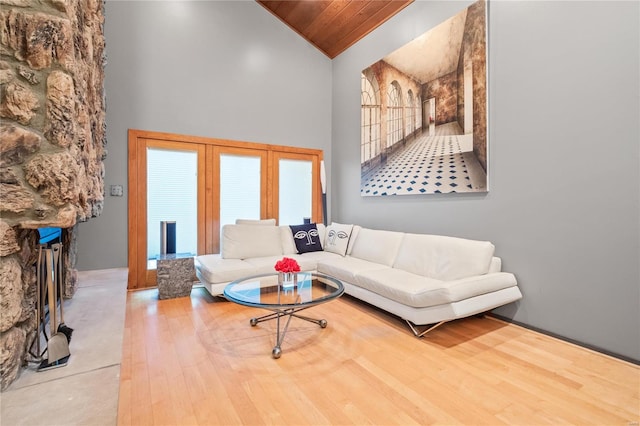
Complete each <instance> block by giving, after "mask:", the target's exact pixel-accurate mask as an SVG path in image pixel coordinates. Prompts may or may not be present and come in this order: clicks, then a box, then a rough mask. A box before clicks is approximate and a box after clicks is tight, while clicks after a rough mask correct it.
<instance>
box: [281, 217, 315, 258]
mask: <svg viewBox="0 0 640 426" xmlns="http://www.w3.org/2000/svg"><path fill="white" fill-rule="evenodd" d="M289 228H291V233H292V234H293V241H295V243H296V249H297V250H298V253H299V254H302V253H309V252H312V251H322V242H321V241H320V235H319V233H318V227H317V226H316V224H315V223H310V224H305V225H289Z"/></svg>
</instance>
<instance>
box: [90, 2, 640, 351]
mask: <svg viewBox="0 0 640 426" xmlns="http://www.w3.org/2000/svg"><path fill="white" fill-rule="evenodd" d="M468 4H470V2H461V1H455V2H431V1H430V2H422V1H417V2H415V3H413V4H412V5H410V6H409V7H407V8H406V9H404V10H403V11H402V12H401V13H400V14H399V15H397V16H396V17H394V18H393V19H391V20H390V21H388V22H387V23H385V24H384V25H383V26H381V27H380V28H378V29H377V30H376V31H375V32H373V33H372V34H370V35H369V36H367V37H366V38H364V39H363V40H361V41H360V42H359V43H357V44H356V45H355V46H353V47H352V48H350V49H349V50H347V51H346V52H345V53H343V54H342V55H340V56H338V57H337V58H336V59H335V60H333V61H329V60H328V59H327V58H326V57H325V56H324V55H323V54H322V53H320V52H318V51H317V50H315V49H314V48H313V47H312V46H311V45H309V44H308V43H307V42H306V41H304V40H303V39H302V38H300V37H299V36H298V35H296V34H295V33H294V32H293V31H291V30H290V29H289V28H287V27H286V26H284V25H283V24H282V23H280V22H279V21H278V20H277V19H276V18H274V17H273V16H271V15H270V14H269V13H268V12H267V11H266V10H264V9H263V8H262V7H261V6H259V5H257V4H256V3H255V2H214V1H212V2H178V3H173V2H112V1H109V2H107V6H106V14H107V16H106V24H105V32H106V38H107V52H108V64H107V68H106V91H107V126H108V128H107V135H108V146H107V148H108V150H109V156H108V157H107V160H106V163H105V165H106V178H105V183H106V186H107V189H108V187H109V185H111V184H124V185H125V187H126V180H127V179H126V177H127V151H126V144H127V129H128V128H137V129H143V130H154V131H165V132H172V133H184V134H190V135H198V136H210V137H221V138H230V139H236V140H247V141H256V142H269V143H276V144H283V145H298V146H304V147H310V148H318V149H323V150H324V151H325V157H326V159H327V165H328V175H329V181H330V183H331V182H334V184H333V185H331V186H330V190H329V192H330V193H329V196H330V199H331V203H330V204H331V206H332V207H331V215H330V216H331V217H332V218H333V219H334V220H336V221H339V222H344V223H348V222H352V223H358V224H362V225H365V226H368V227H373V228H384V229H395V230H402V231H410V232H429V233H434V234H445V235H453V236H460V237H467V238H477V239H486V240H490V241H492V242H494V244H495V245H496V250H497V255H499V256H501V257H502V258H503V261H504V269H505V270H507V271H511V272H514V273H515V274H516V276H517V278H518V280H519V283H520V286H521V288H522V291H523V293H524V298H523V299H522V301H520V302H518V303H516V304H513V305H510V306H508V307H504V308H502V309H498V310H497V313H498V314H500V315H503V316H506V317H509V318H513V319H514V320H516V321H519V322H522V323H525V324H528V325H530V326H533V327H537V328H541V329H543V330H546V331H548V332H552V333H556V334H558V335H561V336H563V337H565V338H568V339H572V340H577V341H580V342H582V343H585V344H588V345H592V346H595V347H598V348H601V349H604V350H606V351H610V352H614V353H617V354H620V355H623V356H627V357H631V358H634V359H637V360H640V331H639V330H640V327H639V323H640V318H639V312H640V306H639V305H640V270H639V268H640V267H639V263H640V252H639V250H640V249H639V245H640V229H639V228H640V227H639V222H640V212H639V199H640V184H639V182H640V176H639V169H640V153H639V147H638V145H639V140H640V130H639V120H638V117H639V115H640V107H639V92H640V88H639V83H638V81H639V76H640V70H639V62H640V58H639V55H640V53H639V52H640V46H639V41H638V40H639V38H640V34H639V30H638V27H639V23H638V19H639V18H638V17H639V12H640V11H639V3H638V2H620V3H613V2H537V1H536V2H516V1H509V2H506V1H504V2H503V1H497V2H491V4H490V7H489V27H490V28H489V30H490V31H489V32H490V34H489V45H490V54H489V67H490V69H489V97H490V100H489V102H490V106H489V150H490V154H489V155H490V158H489V161H490V171H489V179H490V192H489V193H487V194H466V195H453V194H452V195H439V196H438V195H430V196H401V197H395V198H384V197H381V198H371V197H368V198H362V197H360V194H359V182H360V178H359V173H360V166H359V164H360V157H359V147H358V144H359V140H360V125H359V122H360V71H361V70H362V69H364V68H365V67H366V66H368V65H370V64H371V63H373V62H375V61H376V60H378V59H380V58H382V57H383V56H385V55H386V54H388V53H390V52H391V51H393V50H395V49H397V48H398V47H400V46H402V45H403V44H405V43H406V42H408V41H410V40H411V39H413V38H415V37H417V36H419V35H420V34H422V33H424V32H425V31H427V30H429V29H430V28H432V27H433V26H435V25H437V24H438V23H439V22H441V21H442V20H444V19H446V18H448V17H450V16H452V15H453V14H455V13H457V12H458V11H459V10H461V9H462V8H464V7H466V6H467V5H468ZM126 202H127V200H126V197H122V198H118V197H110V196H107V197H106V200H105V208H104V212H103V214H102V216H101V217H99V218H95V219H92V220H91V221H89V222H87V223H83V224H80V225H79V235H78V245H79V254H78V257H79V259H78V262H79V263H78V268H79V269H80V270H91V269H103V268H111V267H123V266H126V264H127V258H126V253H127V207H126Z"/></svg>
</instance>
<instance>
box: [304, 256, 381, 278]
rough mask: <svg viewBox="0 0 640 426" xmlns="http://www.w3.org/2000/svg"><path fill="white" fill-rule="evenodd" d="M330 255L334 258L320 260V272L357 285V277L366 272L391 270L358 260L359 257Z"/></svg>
mask: <svg viewBox="0 0 640 426" xmlns="http://www.w3.org/2000/svg"><path fill="white" fill-rule="evenodd" d="M330 254H331V255H332V256H333V257H332V258H328V259H322V260H318V266H317V270H318V272H320V273H323V274H326V275H330V276H332V277H336V278H337V279H339V280H342V281H346V282H349V283H355V280H356V275H357V274H359V273H362V272H364V271H377V270H380V269H387V268H389V267H388V266H384V265H380V264H379V263H374V262H369V261H367V260H362V259H358V258H357V257H352V256H345V257H342V256H340V255H336V254H334V253H330Z"/></svg>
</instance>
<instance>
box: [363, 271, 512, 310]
mask: <svg viewBox="0 0 640 426" xmlns="http://www.w3.org/2000/svg"><path fill="white" fill-rule="evenodd" d="M354 284H355V285H357V286H358V287H362V288H366V289H367V290H369V291H372V292H374V293H376V294H379V295H380V296H383V297H386V298H388V299H391V300H394V301H396V302H398V303H402V304H404V305H408V306H412V307H415V308H423V307H429V306H437V305H444V304H449V303H454V302H459V301H461V300H466V299H471V298H473V297H477V296H481V295H484V294H488V293H493V292H495V291H499V290H503V289H505V288H509V287H513V286H515V285H516V280H515V276H513V274H510V273H508V272H497V273H493V274H487V275H480V276H474V277H468V278H463V279H460V280H453V281H441V280H437V279H433V278H428V277H423V276H419V275H416V274H412V273H411V272H407V271H403V270H401V269H395V268H389V269H382V270H378V271H363V272H361V273H359V274H358V275H357V276H356V281H355V283H354Z"/></svg>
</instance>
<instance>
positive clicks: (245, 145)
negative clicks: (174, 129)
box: [127, 129, 323, 290]
mask: <svg viewBox="0 0 640 426" xmlns="http://www.w3.org/2000/svg"><path fill="white" fill-rule="evenodd" d="M149 143H150V144H151V146H158V147H167V148H171V147H172V146H173V147H178V148H180V147H181V148H182V149H184V147H185V145H187V144H189V145H192V146H193V147H194V150H196V151H198V254H205V253H218V252H219V250H220V246H219V238H216V235H218V236H219V235H220V196H219V191H218V190H217V188H219V185H220V176H219V170H220V167H219V166H220V160H219V158H220V157H219V156H220V153H233V152H236V153H239V154H243V153H244V154H246V153H253V154H254V155H255V153H256V152H261V153H260V156H261V158H262V161H263V162H264V161H265V158H266V167H263V168H262V169H264V170H261V191H262V194H263V195H264V197H262V198H264V200H265V201H264V202H261V208H260V214H261V218H263V219H266V218H270V217H275V218H277V217H278V203H277V201H278V200H277V192H278V191H277V188H278V186H277V185H278V179H277V161H278V159H279V158H293V159H304V160H311V161H312V168H313V173H314V179H313V183H312V185H313V186H312V221H314V222H321V221H322V199H321V189H320V163H321V161H322V160H323V152H322V150H318V149H310V148H299V147H287V146H281V145H271V144H261V143H256V142H242V141H233V140H228V139H214V138H205V137H200V136H189V135H181V134H172V133H163V132H153V131H146V130H137V129H129V131H128V189H127V197H128V224H127V235H128V267H129V277H128V289H129V290H134V289H141V288H148V287H154V286H155V280H156V275H155V271H154V270H148V269H147V225H146V221H147V210H146V209H147V205H146V199H147V180H146V178H147V147H148V146H149ZM201 159H202V160H201ZM200 195H202V197H201V196H200ZM274 200H275V201H274Z"/></svg>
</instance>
